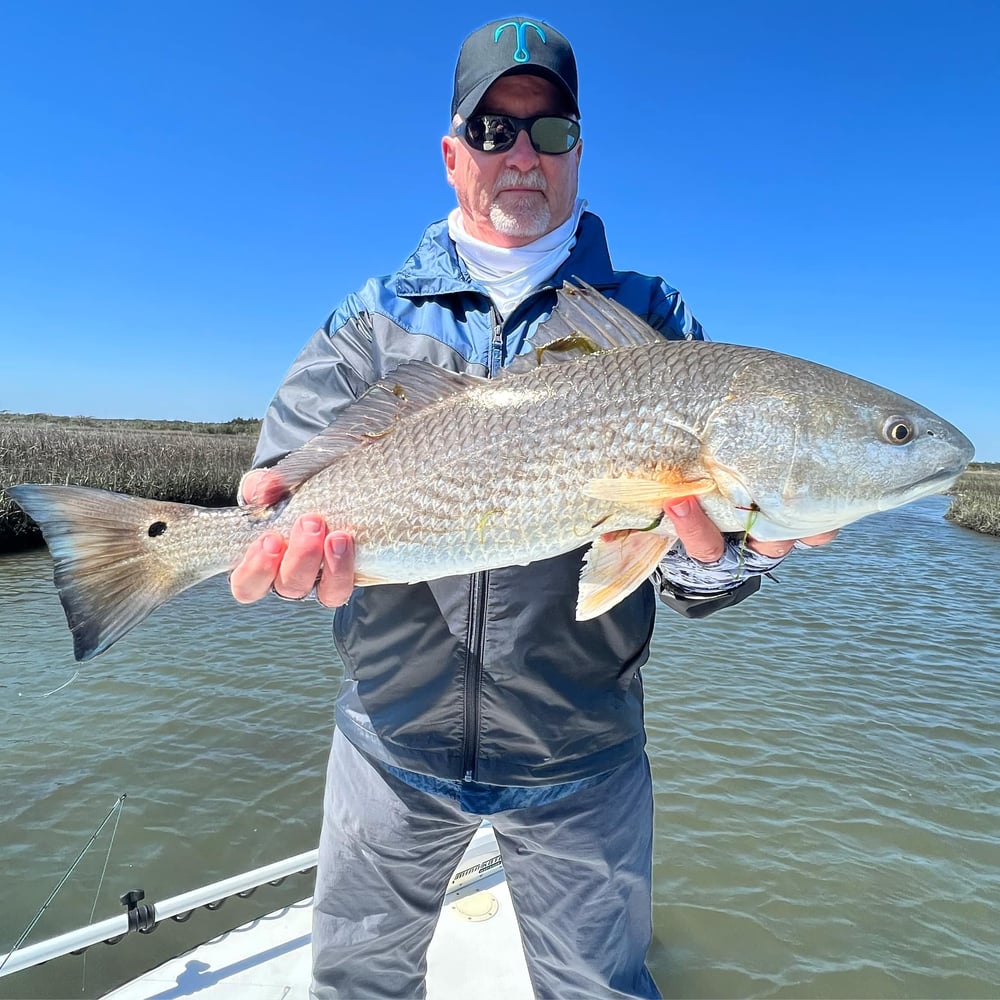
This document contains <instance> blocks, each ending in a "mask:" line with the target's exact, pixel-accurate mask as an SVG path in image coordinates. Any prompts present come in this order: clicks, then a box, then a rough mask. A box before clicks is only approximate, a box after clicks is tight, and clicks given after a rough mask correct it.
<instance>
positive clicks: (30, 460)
mask: <svg viewBox="0 0 1000 1000" xmlns="http://www.w3.org/2000/svg"><path fill="white" fill-rule="evenodd" d="M237 423H238V424H243V423H245V424H246V425H247V428H246V429H244V428H242V427H238V428H237V430H236V431H235V432H233V431H230V430H228V429H227V430H221V431H220V430H219V428H229V427H231V426H232V425H227V424H219V425H206V424H198V425H190V426H193V427H197V428H198V429H197V430H187V429H178V428H183V427H184V426H185V425H183V424H175V423H171V424H168V425H157V424H155V423H152V422H150V421H142V422H139V421H134V422H133V421H96V420H89V419H88V420H85V421H80V422H74V421H68V420H66V419H58V418H53V419H45V418H44V417H39V415H32V416H31V417H30V418H29V417H22V416H19V415H12V414H0V551H4V550H11V549H16V548H24V547H27V546H29V545H32V544H36V543H37V542H38V541H39V540H40V538H41V536H40V534H39V533H38V529H37V528H36V527H35V526H34V524H33V523H32V522H31V521H30V520H29V519H28V518H27V517H26V516H25V515H24V514H23V513H22V512H21V510H20V508H18V507H17V505H16V504H15V503H14V502H13V501H12V500H11V499H10V497H9V496H8V495H7V493H6V490H5V487H7V486H13V485H16V484H17V483H60V484H73V485H78V486H93V487H95V488H97V489H103V490H114V491H115V492H118V493H130V494H133V495H135V496H145V497H151V498H153V499H156V500H174V501H178V502H180V503H196V504H201V505H202V506H206V507H216V506H224V505H226V504H231V503H234V502H235V497H236V488H237V486H238V485H239V481H240V477H241V476H242V474H243V473H244V472H245V471H246V470H247V469H249V468H250V462H251V460H252V458H253V451H254V445H255V443H256V439H257V436H256V428H257V424H256V422H255V421H245V422H243V421H240V422H237ZM207 428H214V430H209V429H207Z"/></svg>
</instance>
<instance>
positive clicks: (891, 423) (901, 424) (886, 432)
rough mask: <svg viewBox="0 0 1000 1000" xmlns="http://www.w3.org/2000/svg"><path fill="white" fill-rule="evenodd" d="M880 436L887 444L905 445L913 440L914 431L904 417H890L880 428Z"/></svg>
mask: <svg viewBox="0 0 1000 1000" xmlns="http://www.w3.org/2000/svg"><path fill="white" fill-rule="evenodd" d="M882 435H883V436H884V437H885V439H886V441H888V442H889V444H907V443H908V442H910V441H912V440H913V438H914V436H915V435H916V430H915V429H914V427H913V424H912V423H910V421H909V420H907V419H906V418H905V417H890V418H889V419H888V420H887V421H886V422H885V425H884V426H883V428H882Z"/></svg>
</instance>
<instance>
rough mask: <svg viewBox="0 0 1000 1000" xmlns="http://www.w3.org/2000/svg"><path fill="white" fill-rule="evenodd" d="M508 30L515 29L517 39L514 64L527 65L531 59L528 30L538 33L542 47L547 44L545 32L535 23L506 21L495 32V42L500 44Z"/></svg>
mask: <svg viewBox="0 0 1000 1000" xmlns="http://www.w3.org/2000/svg"><path fill="white" fill-rule="evenodd" d="M507 28H513V29H514V34H515V37H516V39H517V48H516V49H514V62H519V63H526V62H528V60H529V59H530V58H531V56H530V55H529V54H528V45H527V42H528V38H527V32H528V28H534V29H535V31H536V32H537V33H538V37H539V39H540V40H541V43H542V45H544V44H545V32H544V31H543V30H542V29H541V28H540V27H539V26H538V25H537V24H535V22H534V21H505V22H504V23H503V24H501V25H500V27H498V28H497V30H496V31H494V32H493V41H494V42H497V43H499V41H500V36H501V35H502V34H503V33H504V30H505V29H507Z"/></svg>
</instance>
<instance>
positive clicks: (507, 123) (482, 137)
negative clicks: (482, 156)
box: [465, 115, 517, 153]
mask: <svg viewBox="0 0 1000 1000" xmlns="http://www.w3.org/2000/svg"><path fill="white" fill-rule="evenodd" d="M465 137H466V139H468V141H469V145H470V146H472V148H473V149H479V150H482V151H483V152H485V153H499V152H502V151H503V150H505V149H507V148H508V147H510V146H511V145H512V144H513V142H514V139H515V138H517V127H516V126H515V125H514V123H513V122H512V121H511V120H510V119H509V118H507V117H505V116H503V115H476V116H475V117H474V118H470V119H469V120H468V121H467V122H466V123H465Z"/></svg>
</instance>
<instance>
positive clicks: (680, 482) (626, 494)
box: [584, 476, 715, 517]
mask: <svg viewBox="0 0 1000 1000" xmlns="http://www.w3.org/2000/svg"><path fill="white" fill-rule="evenodd" d="M714 489H715V482H714V481H713V480H711V479H706V478H700V479H682V478H681V477H679V476H678V477H676V478H670V479H662V480H658V479H623V478H618V479H592V480H590V482H589V483H587V485H586V486H585V487H584V492H585V493H586V494H587V496H590V497H594V498H595V499H596V500H607V501H609V502H611V503H613V504H618V505H619V506H621V507H632V508H637V509H639V510H642V511H644V512H646V513H649V514H650V515H651V516H654V517H655V516H657V515H659V513H660V512H661V510H662V509H663V502H664V501H665V500H672V499H674V498H675V497H689V496H699V495H701V494H702V493H711V492H712V491H713V490H714Z"/></svg>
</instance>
